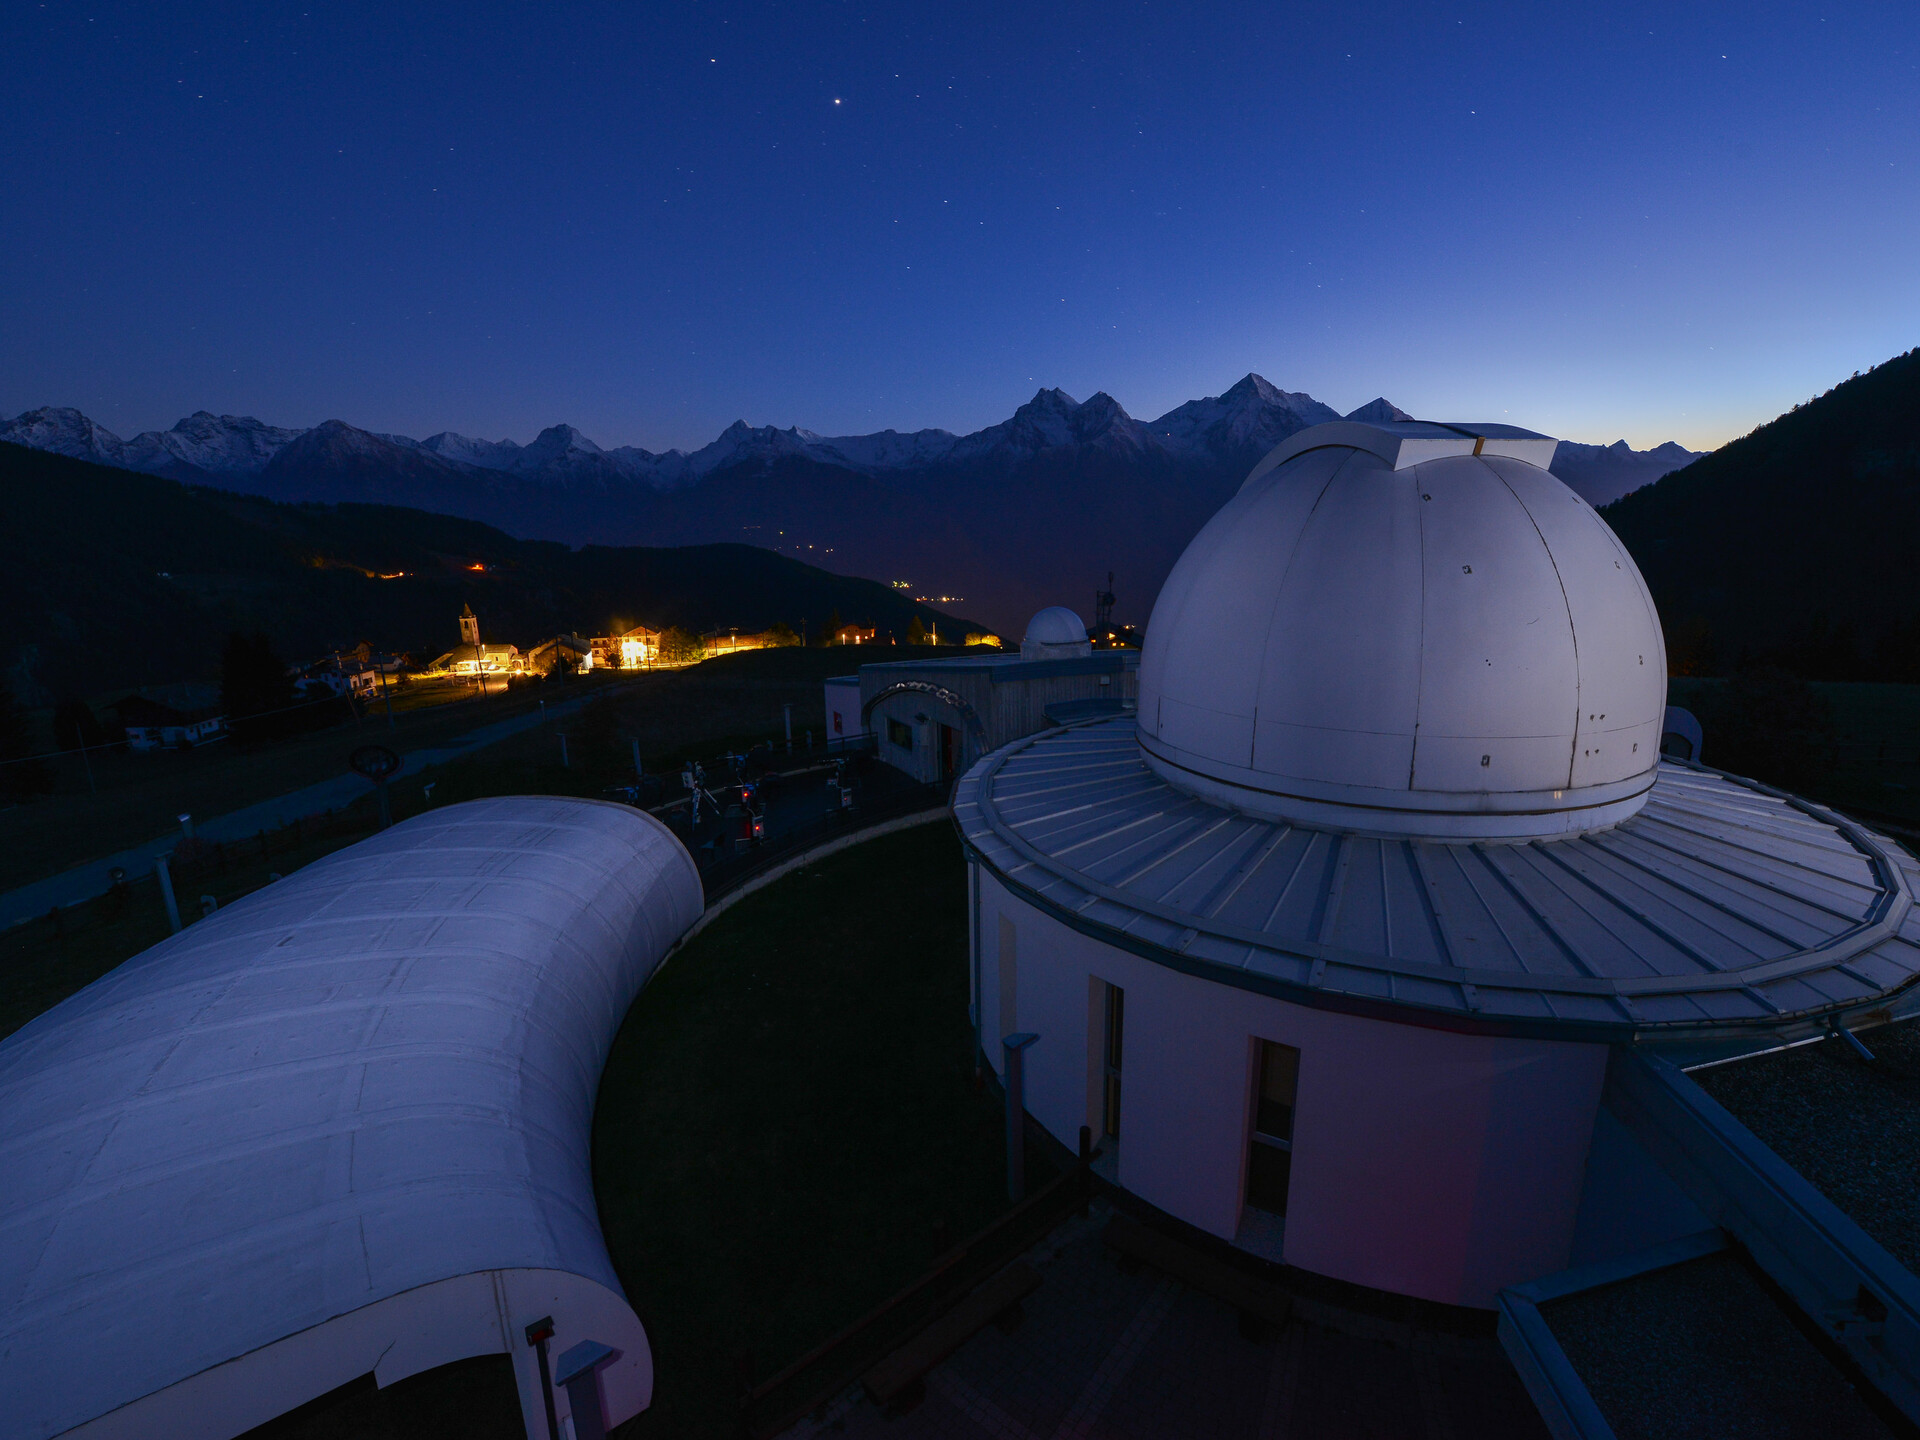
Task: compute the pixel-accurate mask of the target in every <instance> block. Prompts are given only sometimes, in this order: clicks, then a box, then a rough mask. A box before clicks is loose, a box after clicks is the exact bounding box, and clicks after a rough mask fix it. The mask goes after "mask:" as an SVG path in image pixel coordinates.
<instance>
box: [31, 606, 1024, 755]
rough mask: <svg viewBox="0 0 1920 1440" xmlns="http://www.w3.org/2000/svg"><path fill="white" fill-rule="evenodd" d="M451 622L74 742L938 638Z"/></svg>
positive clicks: (133, 739)
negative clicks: (430, 632)
mask: <svg viewBox="0 0 1920 1440" xmlns="http://www.w3.org/2000/svg"><path fill="white" fill-rule="evenodd" d="M458 623H459V635H460V643H459V644H458V645H456V646H454V647H453V648H452V649H450V650H447V651H444V652H443V653H441V654H439V655H436V656H433V657H432V658H430V659H423V658H421V657H418V656H415V655H410V654H404V653H396V652H391V651H383V650H379V649H376V648H375V647H374V646H373V645H372V644H370V643H369V642H367V641H364V640H362V641H360V642H359V643H357V644H355V645H352V646H345V647H341V648H338V649H335V650H331V651H329V652H328V653H326V654H325V655H322V656H319V657H318V658H315V659H312V660H308V661H305V662H300V663H294V664H290V665H288V666H286V667H285V669H286V679H287V681H288V682H289V685H290V693H289V694H288V695H287V697H286V703H285V704H284V705H282V706H273V707H267V709H262V708H259V707H248V706H247V705H246V704H245V702H244V701H242V702H240V703H239V704H236V696H235V695H233V694H231V693H229V688H230V687H229V686H228V685H224V684H215V683H213V682H200V683H194V682H187V683H181V684H175V685H168V686H155V687H143V688H142V689H140V690H137V691H135V692H133V693H131V694H129V695H126V696H124V697H122V698H120V699H118V700H115V701H112V702H111V703H109V704H107V705H106V706H104V707H103V708H104V709H105V711H106V712H108V714H109V715H111V716H112V717H113V718H112V719H111V720H105V719H102V718H101V717H94V716H92V713H91V712H89V716H88V717H75V718H74V719H73V720H72V721H71V723H70V728H72V729H73V730H74V731H75V738H79V737H80V734H81V732H82V731H85V732H86V734H87V738H86V739H85V740H84V741H83V742H82V743H83V744H85V745H88V746H91V745H92V744H94V743H95V742H96V740H104V741H106V743H110V744H111V743H117V742H118V740H119V738H120V737H121V736H123V737H124V742H125V745H126V747H127V748H128V749H129V750H131V751H135V752H140V753H150V752H156V751H179V750H190V749H194V748H198V747H201V746H206V745H213V744H217V743H220V742H221V741H224V740H227V739H229V738H231V737H232V735H233V733H234V725H235V722H236V721H237V720H242V719H247V720H258V719H259V718H260V716H261V715H263V714H265V713H268V710H272V711H276V712H279V711H284V712H289V713H294V712H300V711H306V712H309V715H310V718H309V719H308V721H307V723H305V724H297V725H295V726H292V727H288V728H303V729H304V728H310V726H311V725H312V724H315V723H317V724H326V723H329V720H330V714H331V716H332V717H337V718H338V719H341V720H344V719H345V718H347V717H348V715H349V714H351V715H358V714H360V713H362V711H363V709H364V708H365V707H378V708H384V710H385V711H386V712H387V713H389V714H391V713H392V711H393V710H394V708H395V707H396V706H397V707H400V708H402V709H419V708H422V707H423V706H426V705H433V704H438V703H444V702H446V701H451V700H464V699H467V698H470V697H473V696H476V695H487V694H493V693H497V692H499V691H503V690H507V689H511V688H514V687H517V686H519V685H525V684H536V683H540V682H543V681H549V680H560V681H564V680H568V679H571V678H573V677H576V676H583V675H589V674H595V675H603V674H608V673H620V672H626V673H637V672H644V671H653V670H673V669H681V668H684V667H686V666H689V665H697V664H699V663H700V662H701V661H703V660H712V659H717V658H719V657H721V656H725V655H735V654H740V653H742V652H745V651H749V650H766V649H775V648H780V647H784V646H801V645H806V644H808V643H809V641H811V643H812V644H814V645H816V646H826V647H837V646H889V645H896V644H905V645H910V646H917V645H939V644H941V643H942V642H941V640H940V636H939V627H938V625H937V624H936V625H935V626H933V627H930V628H926V629H923V628H922V627H921V626H920V623H919V621H918V620H915V621H914V622H913V623H912V624H911V625H910V626H909V628H908V631H907V634H906V635H905V636H903V637H895V636H893V635H891V634H883V633H882V632H880V631H879V630H878V628H877V627H875V626H872V625H860V624H843V623H840V621H839V617H838V616H837V615H836V616H835V617H833V619H832V620H831V621H830V622H829V625H828V627H827V628H826V629H825V630H824V631H822V632H821V633H819V634H817V635H814V636H811V637H809V636H807V635H805V634H804V633H803V632H801V631H798V630H795V629H793V628H791V627H790V626H787V625H785V624H775V625H773V626H771V627H770V628H768V629H766V630H762V631H749V632H743V631H741V630H739V629H737V628H734V629H714V630H709V631H706V632H704V633H701V634H694V633H693V632H691V631H688V630H683V629H681V628H679V627H677V626H671V625H669V626H665V627H662V628H654V627H652V626H649V625H644V624H639V625H633V626H631V627H628V628H626V629H623V630H617V631H614V632H613V633H610V634H605V635H592V636H584V635H578V634H573V633H562V634H558V635H552V636H549V637H548V638H546V639H544V640H541V641H539V642H537V643H536V644H533V645H530V646H527V647H526V648H524V649H522V648H521V647H520V646H518V645H515V644H511V643H503V642H498V641H493V640H488V639H486V638H484V636H483V632H482V629H481V622H480V617H479V616H478V615H476V614H475V613H474V610H473V607H472V606H471V605H466V606H462V607H461V612H460V615H459V617H458ZM965 643H966V644H968V645H987V646H997V645H998V644H999V637H998V636H996V635H991V634H986V633H983V632H981V631H979V630H978V629H974V630H971V631H970V632H969V633H967V634H966V636H965ZM343 704H344V706H345V707H347V708H346V709H345V710H343V709H342V705H343ZM329 712H330V714H329ZM90 719H91V723H89V720H90ZM56 723H58V722H56ZM116 731H118V732H120V733H119V735H118V736H116V734H115V732H116Z"/></svg>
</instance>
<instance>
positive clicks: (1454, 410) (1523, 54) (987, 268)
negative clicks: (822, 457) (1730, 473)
mask: <svg viewBox="0 0 1920 1440" xmlns="http://www.w3.org/2000/svg"><path fill="white" fill-rule="evenodd" d="M1836 8H1838V7H1836ZM1844 8H1845V13H1842V14H1832V13H1828V14H1822V12H1821V11H1820V10H1819V9H1818V8H1816V7H1807V6H1796V5H1778V6H1772V7H1768V8H1766V9H1764V10H1756V9H1754V8H1753V7H1751V6H1746V7H1738V8H1736V7H1734V6H1731V5H1722V6H1714V7H1711V8H1707V7H1691V8H1689V9H1688V10H1687V12H1686V13H1684V14H1675V13H1673V12H1671V10H1670V9H1667V8H1660V7H1654V6H1634V7H1631V8H1620V9H1613V10H1609V11H1607V12H1606V13H1596V12H1591V11H1587V10H1583V11H1581V12H1578V13H1571V12H1569V13H1557V12H1550V11H1548V10H1546V9H1544V8H1542V7H1530V6H1519V5H1509V6H1472V7H1462V8H1458V9H1455V10H1450V11H1447V12H1445V13H1440V12H1435V11H1433V10H1432V9H1431V7H1425V6H1412V5H1399V6H1394V5H1359V6H1352V5H1346V6H1340V7H1338V8H1337V10H1336V9H1335V8H1333V7H1324V8H1320V7H1316V8H1303V9H1300V10H1298V11H1275V10H1274V9H1273V8H1271V7H1243V6H1227V7H1216V8H1214V9H1211V10H1209V11H1207V12H1206V13H1204V14H1195V13H1193V12H1191V11H1186V10H1179V11H1176V10H1171V9H1169V10H1166V11H1156V10H1152V9H1147V8H1141V9H1137V10H1128V11H1126V12H1124V13H1120V12H1116V11H1113V10H1111V9H1109V8H1104V7H1090V6H1089V7H1081V8H1079V9H1077V10H1073V11H1059V12H1049V14H1048V16H1047V18H1046V19H1045V21H1044V23H1043V22H1041V21H1039V20H1037V19H1036V18H1035V15H1034V12H1032V11H1030V10H1025V9H1020V10H1016V9H1011V8H959V9H944V10H941V11H940V12H938V13H920V12H918V11H912V12H907V11H901V12H891V11H883V12H876V13H875V14H872V15H862V14H859V13H857V12H854V11H851V10H841V9H832V10H825V9H822V10H816V11H798V10H789V9H785V8H774V7H765V6H752V5H737V6H721V7H715V8H709V9H702V10H701V11H699V12H698V13H693V12H691V11H689V12H686V13H682V12H680V11H673V12H667V11H665V10H662V11H659V12H655V11H651V10H642V9H639V8H635V7H629V6H623V5H617V4H612V3H597V4H581V5H576V6H569V7H566V8H565V9H564V10H563V11H547V10H534V11H529V10H525V9H522V8H517V7H508V6H500V5H487V4H469V5H463V6H458V7H455V6H446V5H441V6H431V5H427V6H418V7H408V8H406V9H405V10H403V11H394V10H392V9H391V7H376V6H372V5H367V4H347V5H341V6H336V7H332V8H329V9H327V10H324V11H321V10H314V11H301V10H299V9H297V8H294V7H285V6H273V7H260V6H247V7H239V6H225V7H223V6H213V5H206V4H183V5H181V6H177V7H167V8H165V9H163V10H155V9H153V8H151V7H143V6H137V5H132V4H126V3H102V4H96V5H89V6H76V5H72V4H68V3H65V0H49V3H47V4H45V5H40V6H35V7H32V8H25V7H22V8H16V9H15V10H12V11H10V12H9V13H8V16H7V17H6V18H5V19H4V20H0V40H4V44H0V75H4V77H5V81H6V83H5V85H4V87H3V88H0V115H4V116H5V118H6V122H7V126H8V133H9V134H10V135H11V136H12V137H14V143H12V144H11V145H9V146H8V147H7V148H6V150H5V152H4V155H3V156H0V175H3V176H4V181H5V184H6V185H7V187H8V193H9V194H11V195H12V196H14V197H15V202H14V204H12V205H10V206H9V207H7V209H6V211H5V212H4V213H0V265H4V267H5V268H4V273H5V274H6V275H7V276H8V278H9V284H8V285H7V286H6V287H5V289H4V292H0V413H3V414H5V415H7V416H11V415H13V414H16V413H18V412H19V411H21V410H25V409H30V408H33V407H36V406H40V405H73V406H77V407H79V408H80V409H82V410H84V411H85V412H86V413H87V414H88V415H90V416H91V417H92V418H94V419H95V420H97V421H98V422H100V423H101V424H103V425H105V426H107V427H108V428H109V429H112V430H114V431H115V432H116V433H118V434H120V435H122V436H123V437H124V436H131V435H133V434H135V433H137V432H139V431H142V430H149V429H166V428H169V427H170V426H171V425H172V424H173V423H174V422H175V421H176V420H177V419H179V418H180V417H181V416H183V415H186V414H188V413H190V412H192V411H194V410H199V409H206V410H211V411H214V412H216V413H230V414H245V415H254V416H257V417H259V418H260V419H262V420H264V421H267V422H268V423H270V424H276V425H287V426H309V425H313V424H316V423H318V422H320V421H322V420H326V419H330V418H339V419H344V420H346V421H348V422H349V423H351V424H353V425H356V426H359V427H361V428H364V429H368V430H375V431H387V432H397V433H402V434H408V435H414V436H418V437H424V436H426V435H430V434H433V433H436V432H438V431H441V430H455V431H459V432H461V433H464V434H468V435H475V436H480V437H484V438H489V439H498V438H501V437H503V436H509V437H512V438H514V439H517V440H520V441H522V442H523V443H524V442H525V441H526V440H530V439H532V438H533V436H534V434H536V433H537V432H538V431H539V430H540V429H542V428H544V427H545V426H547V425H551V424H554V423H559V422H566V423H571V424H573V425H576V426H578V427H579V429H580V430H581V431H582V432H583V433H585V434H586V435H588V436H589V437H591V438H592V439H593V440H595V441H596V442H597V443H599V444H601V445H602V446H605V447H607V448H613V447H615V446H618V445H623V444H635V445H641V446H644V447H645V448H647V449H650V450H656V451H658V450H664V449H667V448H670V447H674V446H677V447H679V448H682V449H689V450H691V449H697V448H699V447H700V446H702V445H704V444H706V443H708V442H709V441H711V440H712V439H713V437H714V436H715V435H717V434H718V433H719V432H720V431H721V430H722V429H724V428H725V427H726V425H728V424H729V423H731V422H732V421H734V420H736V419H745V420H746V421H747V422H748V423H750V424H753V425H765V424H773V425H777V426H780V427H783V428H784V427H786V426H789V425H798V426H801V427H803V428H806V429H811V430H815V431H818V432H820V433H822V434H829V435H831V434H856V433H865V432H870V431H874V430H881V429H888V428H892V429H897V430H902V431H906V430H914V429H919V428H922V427H927V426H937V427H940V428H943V429H947V430H953V431H956V432H960V433H965V432H967V431H971V430H975V429H979V428H981V427H982V426H985V425H990V424H994V423H997V422H999V421H1001V420H1003V419H1005V418H1006V417H1007V416H1008V415H1010V414H1011V413H1012V412H1013V410H1014V409H1015V408H1016V407H1017V406H1019V405H1020V404H1022V403H1024V402H1025V401H1026V400H1028V399H1029V398H1031V396H1032V395H1033V393H1034V391H1035V390H1037V389H1040V388H1042V387H1051V386H1058V387H1059V388H1061V389H1063V390H1065V391H1067V392H1068V393H1069V394H1071V395H1073V396H1074V397H1075V398H1077V399H1081V400H1084V399H1086V398H1087V397H1088V395H1090V394H1091V393H1093V392H1094V391H1098V390H1104V391H1106V392H1108V393H1109V394H1111V395H1113V396H1114V397H1115V398H1116V399H1117V400H1119V402H1120V403H1121V404H1122V405H1123V406H1124V407H1125V408H1126V409H1127V411H1128V412H1129V413H1130V414H1132V415H1133V416H1135V417H1136V418H1137V419H1141V420H1151V419H1153V418H1155V417H1156V416H1158V415H1160V414H1162V413H1164V412H1165V411H1166V410H1169V409H1171V408H1173V407H1174V406H1175V405H1178V404H1180V403H1182V402H1184V401H1187V400H1190V399H1195V398H1198V397H1199V396H1202V395H1214V394H1218V393H1220V392H1221V391H1222V390H1224V389H1226V388H1227V387H1228V386H1230V385H1231V384H1233V383H1234V381H1236V380H1238V379H1239V378H1240V377H1241V376H1242V375H1244V374H1246V373H1247V372H1249V371H1254V372H1258V373H1259V374H1261V375H1264V376H1265V377H1266V378H1267V379H1268V380H1270V381H1272V382H1273V383H1274V384H1275V385H1277V386H1279V387H1281V388H1282V389H1286V390H1304V391H1306V392H1308V393H1310V394H1312V395H1313V396H1314V397H1315V398H1316V399H1318V400H1321V401H1323V402H1325V403H1327V404H1329V405H1331V406H1333V407H1334V408H1335V409H1336V410H1339V411H1341V412H1343V413H1344V412H1346V411H1348V410H1351V409H1353V408H1354V407H1356V406H1358V405H1360V404H1362V403H1364V402H1365V401H1367V400H1370V399H1372V398H1373V397H1374V396H1375V395H1385V396H1386V397H1387V398H1388V399H1389V400H1391V401H1393V402H1394V403H1395V404H1397V405H1399V406H1401V407H1402V408H1403V409H1405V410H1407V411H1409V412H1411V413H1413V414H1415V415H1419V416H1422V417H1423V418H1433V419H1448V420H1505V421H1509V422H1511V423H1515V424H1520V425H1525V426H1527V427H1529V428H1531V429H1535V430H1540V431H1543V432H1545V433H1547V434H1551V435H1555V436H1558V437H1560V438H1563V439H1569V440H1578V441H1582V442H1586V443H1600V444H1605V443H1609V442H1611V441H1613V440H1616V439H1620V438H1625V439H1627V440H1628V441H1629V443H1631V444H1632V445H1633V446H1634V447H1635V448H1637V449H1645V448H1647V447H1649V446H1652V445H1655V444H1658V443H1660V442H1662V441H1665V440H1677V441H1679V442H1680V443H1681V444H1684V445H1687V446H1688V447H1689V448H1693V449H1707V448H1711V447H1712V446H1714V445H1717V444H1720V443H1724V442H1725V441H1726V440H1729V439H1731V438H1734V437H1735V436H1737V435H1739V434H1742V433H1744V432H1746V431H1747V430H1750V429H1751V428H1753V427H1754V426H1755V425H1758V424H1762V423H1764V422H1766V421H1767V420H1770V419H1772V418H1773V417H1774V416H1775V415H1777V414H1779V413H1781V412H1782V411H1784V410H1787V409H1789V408H1790V407H1791V406H1792V405H1794V404H1796V403H1798V402H1800V401H1803V400H1805V399H1807V398H1809V397H1811V396H1813V395H1816V394H1818V393H1820V392H1822V391H1824V390H1826V389H1827V388H1829V387H1830V386H1832V385H1834V384H1836V383H1838V382H1839V381H1840V380H1842V379H1845V378H1846V377H1847V376H1848V375H1849V374H1851V373H1853V372H1854V371H1856V370H1865V369H1868V368H1870V367H1871V366H1873V365H1875V364H1878V363H1880V362H1881V361H1883V360H1885V359H1887V358H1889V357H1891V356H1892V355H1895V354H1898V353H1900V352H1902V351H1904V350H1906V349H1908V348H1909V347H1910V346H1912V345H1913V344H1915V343H1916V341H1920V325H1917V324H1916V321H1917V320H1920V267H1915V266H1914V265H1913V263H1912V254H1913V244H1912V240H1911V236H1912V235H1913V234H1914V233H1916V228H1917V226H1916V222H1920V186H1916V183H1915V182H1916V178H1920V177H1917V175H1916V170H1917V169H1920V138H1916V137H1920V125H1917V124H1916V121H1920V11H1916V10H1914V9H1913V8H1912V7H1911V6H1893V5H1857V6H1850V7H1844Z"/></svg>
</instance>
